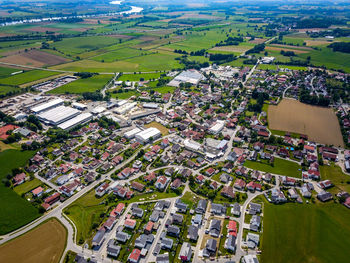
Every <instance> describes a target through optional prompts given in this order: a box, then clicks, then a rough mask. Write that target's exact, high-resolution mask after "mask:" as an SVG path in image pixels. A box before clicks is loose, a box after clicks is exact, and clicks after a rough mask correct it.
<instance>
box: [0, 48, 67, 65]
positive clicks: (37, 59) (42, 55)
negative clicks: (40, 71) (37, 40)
mask: <svg viewBox="0 0 350 263" xmlns="http://www.w3.org/2000/svg"><path fill="white" fill-rule="evenodd" d="M68 61H69V60H68V59H66V58H63V57H61V56H56V55H54V54H50V53H47V52H43V51H39V50H35V49H34V50H29V51H27V52H25V51H19V52H16V53H15V54H13V55H9V56H6V57H3V58H0V62H5V63H12V64H19V65H26V66H34V67H43V66H52V65H57V64H61V63H65V62H68Z"/></svg>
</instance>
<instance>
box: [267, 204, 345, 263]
mask: <svg viewBox="0 0 350 263" xmlns="http://www.w3.org/2000/svg"><path fill="white" fill-rule="evenodd" d="M349 222H350V213H349V210H348V209H347V208H345V207H344V206H342V205H339V204H334V203H333V202H330V203H327V204H317V205H315V204H308V205H306V204H304V205H300V204H284V205H272V204H269V203H265V209H264V219H263V225H264V233H263V240H262V251H263V253H262V255H261V262H262V263H299V262H310V263H311V262H312V263H313V262H317V263H335V262H348V261H349V257H350V251H349V246H350V225H349Z"/></svg>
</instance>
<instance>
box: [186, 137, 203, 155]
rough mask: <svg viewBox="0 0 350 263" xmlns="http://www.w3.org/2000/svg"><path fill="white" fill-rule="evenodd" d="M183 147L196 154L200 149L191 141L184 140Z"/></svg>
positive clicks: (196, 143)
mask: <svg viewBox="0 0 350 263" xmlns="http://www.w3.org/2000/svg"><path fill="white" fill-rule="evenodd" d="M184 146H185V148H186V149H187V150H190V151H194V152H197V151H199V150H200V149H201V148H202V145H201V144H200V143H198V142H195V141H193V140H189V139H186V140H184Z"/></svg>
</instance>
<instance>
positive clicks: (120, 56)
mask: <svg viewBox="0 0 350 263" xmlns="http://www.w3.org/2000/svg"><path fill="white" fill-rule="evenodd" d="M150 53H151V52H148V51H144V50H139V49H135V48H128V47H125V48H121V49H118V50H115V51H110V52H107V53H105V54H102V55H99V56H96V57H94V58H92V59H93V60H96V61H101V62H102V61H104V62H113V61H118V60H124V59H128V58H134V57H139V56H145V55H148V54H150Z"/></svg>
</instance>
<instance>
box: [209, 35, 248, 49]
mask: <svg viewBox="0 0 350 263" xmlns="http://www.w3.org/2000/svg"><path fill="white" fill-rule="evenodd" d="M242 42H243V37H228V38H227V39H225V40H224V41H222V40H221V41H220V42H219V43H216V44H215V46H216V47H220V46H238V45H239V43H242Z"/></svg>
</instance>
